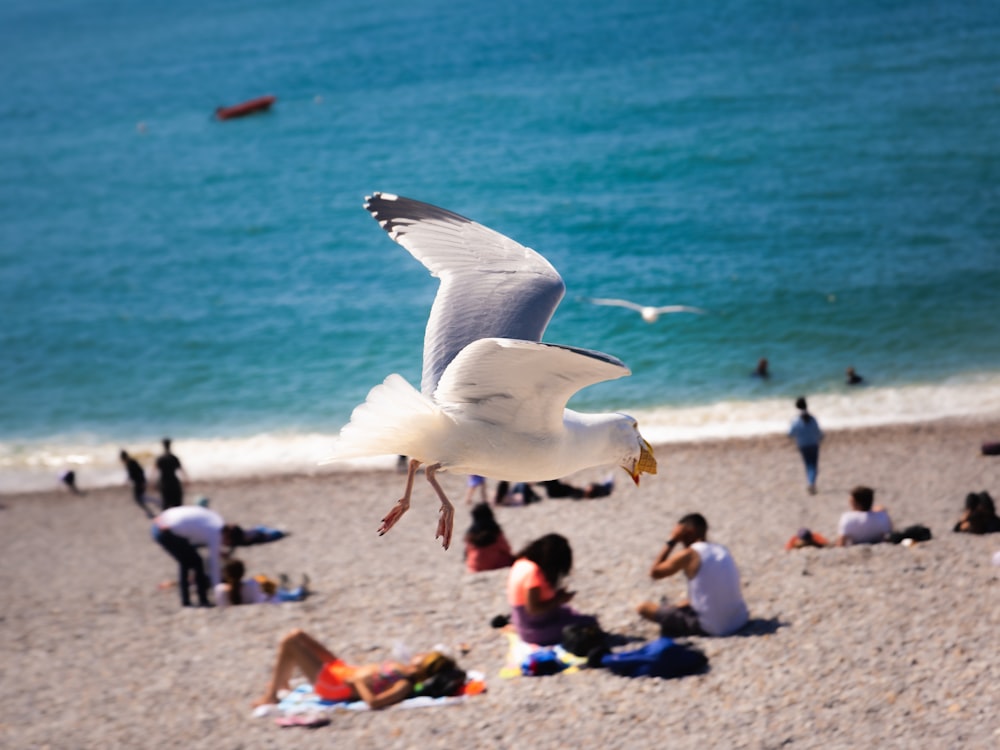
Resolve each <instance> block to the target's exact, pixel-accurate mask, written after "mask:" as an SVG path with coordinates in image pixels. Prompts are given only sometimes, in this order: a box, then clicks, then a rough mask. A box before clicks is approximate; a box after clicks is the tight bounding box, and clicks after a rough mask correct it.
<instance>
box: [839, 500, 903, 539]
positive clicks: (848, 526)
mask: <svg viewBox="0 0 1000 750" xmlns="http://www.w3.org/2000/svg"><path fill="white" fill-rule="evenodd" d="M848 502H849V505H850V508H851V509H850V510H849V511H847V512H846V513H844V514H843V515H842V516H841V517H840V523H839V524H838V526H837V542H836V545H837V546H838V547H846V546H847V545H850V544H876V543H878V542H883V541H885V538H886V537H887V536H889V534H891V533H892V520H891V519H890V518H889V512H888V511H887V510H886V509H885V508H883V507H882V506H881V505H875V506H874V507H873V503H874V502H875V490H873V489H872V488H871V487H863V486H860V485H859V486H857V487H855V488H854V489H853V490H851V495H850V499H849V501H848Z"/></svg>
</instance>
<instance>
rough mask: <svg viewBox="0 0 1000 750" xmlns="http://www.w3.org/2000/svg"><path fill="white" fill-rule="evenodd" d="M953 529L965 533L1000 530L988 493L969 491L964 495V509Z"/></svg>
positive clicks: (998, 519) (985, 532)
mask: <svg viewBox="0 0 1000 750" xmlns="http://www.w3.org/2000/svg"><path fill="white" fill-rule="evenodd" d="M954 531H959V532H962V533H965V534H992V533H994V532H997V531H1000V517H998V516H997V509H996V505H995V504H994V503H993V498H992V497H990V493H988V492H986V491H985V490H984V491H983V492H970V493H969V494H968V495H966V496H965V510H964V511H963V512H962V517H961V518H960V519H958V523H956V524H955V528H954Z"/></svg>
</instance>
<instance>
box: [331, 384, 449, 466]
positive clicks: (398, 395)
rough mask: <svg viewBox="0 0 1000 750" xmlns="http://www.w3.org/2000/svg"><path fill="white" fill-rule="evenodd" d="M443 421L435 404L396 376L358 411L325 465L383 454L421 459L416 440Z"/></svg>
mask: <svg viewBox="0 0 1000 750" xmlns="http://www.w3.org/2000/svg"><path fill="white" fill-rule="evenodd" d="M442 419H447V417H445V416H444V415H443V413H442V411H441V409H440V408H439V407H438V406H437V405H436V404H434V402H433V401H431V400H430V399H429V398H428V397H427V396H424V395H423V394H422V393H421V392H420V391H418V390H417V389H416V388H414V387H413V386H412V385H410V384H409V383H408V382H407V381H406V378H404V377H403V376H402V375H397V374H395V373H393V374H392V375H390V376H389V377H387V378H386V379H385V380H384V381H382V382H381V383H380V384H379V385H377V386H375V387H374V388H372V389H371V390H370V391H369V392H368V397H367V398H366V399H365V402H364V403H363V404H361V405H359V406H358V407H356V408H355V409H354V411H353V412H352V413H351V421H350V422H349V423H348V424H347V425H345V426H344V427H343V429H341V431H340V436H339V437H338V438H337V441H336V442H335V443H334V448H333V454H332V455H331V456H329V457H328V458H327V459H326V460H325V461H324V462H323V463H328V462H331V461H337V460H340V459H344V458H364V457H369V456H383V455H401V456H414V457H419V453H421V452H422V447H421V446H419V445H417V444H414V442H413V437H414V436H421V435H426V434H427V433H428V432H430V431H432V430H434V429H435V428H436V427H437V426H438V425H439V424H440V421H441V420H442Z"/></svg>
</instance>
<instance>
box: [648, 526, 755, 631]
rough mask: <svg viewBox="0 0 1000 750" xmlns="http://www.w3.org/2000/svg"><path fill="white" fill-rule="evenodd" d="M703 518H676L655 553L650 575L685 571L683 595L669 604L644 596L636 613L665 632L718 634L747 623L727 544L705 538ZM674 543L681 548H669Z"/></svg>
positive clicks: (655, 575) (747, 615) (706, 530)
mask: <svg viewBox="0 0 1000 750" xmlns="http://www.w3.org/2000/svg"><path fill="white" fill-rule="evenodd" d="M707 535H708V522H707V521H706V520H705V517H704V516H702V515H701V514H700V513H689V514H688V515H686V516H684V517H683V518H681V520H680V521H678V522H677V525H676V526H674V530H673V531H672V532H671V534H670V538H669V539H668V540H667V543H666V546H664V548H663V549H662V550H661V551H660V554H659V555H657V557H656V560H655V561H654V562H653V567H652V568H650V570H649V576H650V578H653V579H654V580H659V579H661V578H668V577H670V576H672V575H674V574H675V573H680V572H683V573H684V575H685V576H686V577H687V589H688V596H687V599H685V600H682V601H680V602H678V603H677V604H676V605H671V604H668V603H667V602H666V599H663V600H661V602H660V603H659V604H656V603H655V602H648V601H647V602H643V603H642V604H640V605H639V606H638V608H637V611H638V613H639V615H640V616H641V617H643V618H645V619H647V620H651V621H652V622H655V623H657V624H658V625H659V626H660V632H661V634H662V635H664V636H667V637H677V636H686V635H715V636H723V635H730V634H732V633H735V632H736V631H737V630H739V629H740V628H742V627H743V626H744V625H746V623H747V620H748V619H749V617H750V615H749V612H748V611H747V606H746V603H745V602H744V601H743V594H742V593H741V591H740V573H739V570H738V569H737V567H736V563H735V561H734V560H733V557H732V555H731V554H730V553H729V550H728V549H726V548H725V547H723V546H722V545H721V544H715V543H714V542H709V541H706V537H707ZM678 544H682V545H684V549H682V550H681V551H680V552H677V553H676V554H675V553H674V549H675V548H676V546H677V545H678Z"/></svg>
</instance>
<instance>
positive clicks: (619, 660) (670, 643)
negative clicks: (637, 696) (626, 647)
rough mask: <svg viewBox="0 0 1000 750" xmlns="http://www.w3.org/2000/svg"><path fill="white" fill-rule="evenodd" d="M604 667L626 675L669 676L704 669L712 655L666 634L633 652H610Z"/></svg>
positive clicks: (602, 662)
mask: <svg viewBox="0 0 1000 750" xmlns="http://www.w3.org/2000/svg"><path fill="white" fill-rule="evenodd" d="M601 666H602V667H604V668H605V669H608V670H610V671H612V672H614V673H615V674H620V675H623V676H625V677H662V678H664V679H669V678H671V677H683V676H685V675H689V674H697V673H698V672H702V671H704V669H705V667H707V666H708V657H707V656H705V654H704V653H703V652H702V651H701V650H700V649H698V648H695V647H694V646H690V645H688V644H682V643H676V642H675V641H674V639H673V638H666V637H663V638H657V639H656V640H655V641H650V642H649V643H647V644H646V645H644V646H640V647H639V648H637V649H633V650H632V651H621V652H619V653H617V654H606V655H605V656H604V657H602V659H601Z"/></svg>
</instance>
